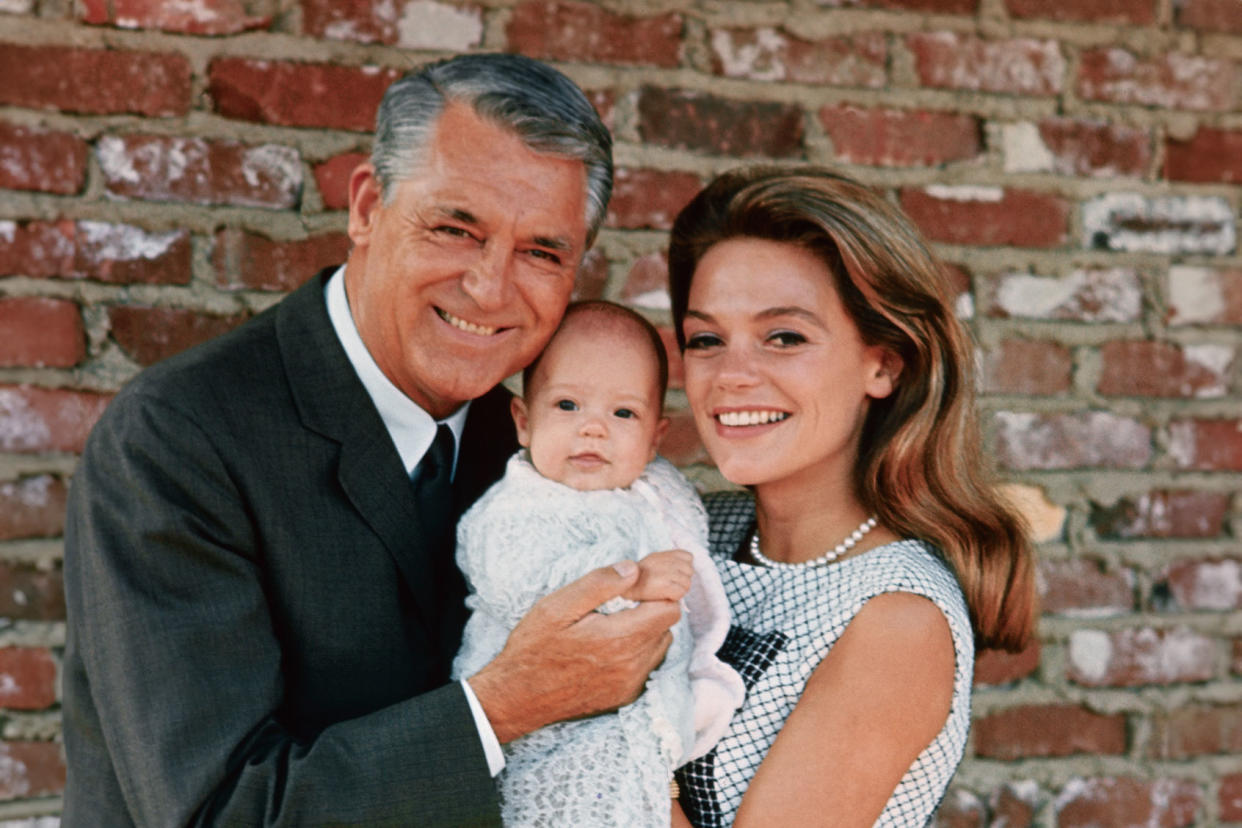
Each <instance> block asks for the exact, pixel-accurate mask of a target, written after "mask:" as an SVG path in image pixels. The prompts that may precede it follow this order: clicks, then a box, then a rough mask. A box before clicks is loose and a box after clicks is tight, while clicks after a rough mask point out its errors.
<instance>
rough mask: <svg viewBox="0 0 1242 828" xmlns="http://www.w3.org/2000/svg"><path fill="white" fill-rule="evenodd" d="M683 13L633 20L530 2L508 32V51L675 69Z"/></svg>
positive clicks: (590, 8)
mask: <svg viewBox="0 0 1242 828" xmlns="http://www.w3.org/2000/svg"><path fill="white" fill-rule="evenodd" d="M682 25H683V24H682V17H681V15H679V14H661V15H650V16H643V17H637V16H631V15H622V14H616V13H614V12H612V11H609V10H608V9H606V8H604V7H601V6H598V5H595V4H594V3H583V2H576V1H575V0H561V1H560V2H558V0H550V1H549V2H545V0H527V2H523V3H519V4H518V5H517V7H516V8H514V9H513V15H512V17H510V18H509V26H508V28H507V29H506V31H505V35H506V37H507V39H508V44H509V50H510V51H513V52H520V53H521V54H524V55H529V56H530V57H536V58H542V59H545V60H591V61H598V62H602V63H627V64H640V65H652V66H666V67H667V66H676V65H677V63H678V55H679V52H680V49H681V30H682Z"/></svg>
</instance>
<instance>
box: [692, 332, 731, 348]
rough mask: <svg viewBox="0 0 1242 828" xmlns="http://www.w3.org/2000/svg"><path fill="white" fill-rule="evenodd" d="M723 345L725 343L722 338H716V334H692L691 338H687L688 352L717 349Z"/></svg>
mask: <svg viewBox="0 0 1242 828" xmlns="http://www.w3.org/2000/svg"><path fill="white" fill-rule="evenodd" d="M723 344H724V341H723V340H722V339H721V338H720V337H718V336H716V335H715V334H711V333H696V334H691V335H690V336H689V337H687V339H686V350H687V351H701V350H704V349H707V348H715V347H718V346H720V345H723Z"/></svg>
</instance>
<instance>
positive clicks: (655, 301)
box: [620, 253, 671, 310]
mask: <svg viewBox="0 0 1242 828" xmlns="http://www.w3.org/2000/svg"><path fill="white" fill-rule="evenodd" d="M664 255H665V254H664V253H648V254H647V255H645V256H639V257H638V259H636V260H635V261H634V264H633V266H631V267H630V272H629V273H628V274H627V275H626V277H625V283H624V284H623V285H622V286H621V297H620V298H621V301H622V302H625V303H626V304H629V305H635V306H637V307H640V308H651V309H654V310H667V309H668V308H669V307H670V306H671V301H670V299H669V296H668V260H667V259H666V258H665V257H664Z"/></svg>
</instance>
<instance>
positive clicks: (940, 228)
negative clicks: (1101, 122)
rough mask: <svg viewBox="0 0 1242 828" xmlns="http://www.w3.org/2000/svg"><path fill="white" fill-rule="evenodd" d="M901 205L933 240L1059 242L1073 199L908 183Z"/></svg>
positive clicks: (982, 243) (1024, 243)
mask: <svg viewBox="0 0 1242 828" xmlns="http://www.w3.org/2000/svg"><path fill="white" fill-rule="evenodd" d="M901 206H902V207H903V208H904V209H905V211H906V213H908V214H909V216H910V218H911V219H913V220H914V222H915V224H917V225H918V226H919V228H920V229H922V231H923V232H924V233H926V234H927V235H928V237H930V238H931V239H933V240H936V241H943V242H948V243H950V244H969V245H976V246H989V247H992V246H1013V247H1056V246H1057V245H1060V244H1061V243H1062V242H1063V241H1064V240H1065V234H1066V229H1067V228H1068V226H1069V213H1070V205H1069V204H1068V203H1067V202H1066V201H1065V200H1064V199H1061V198H1058V197H1057V196H1054V195H1049V194H1047V193H1037V192H1033V191H1030V190H1012V189H1002V188H1000V187H953V186H931V187H926V188H918V189H913V188H911V189H905V190H902V192H901Z"/></svg>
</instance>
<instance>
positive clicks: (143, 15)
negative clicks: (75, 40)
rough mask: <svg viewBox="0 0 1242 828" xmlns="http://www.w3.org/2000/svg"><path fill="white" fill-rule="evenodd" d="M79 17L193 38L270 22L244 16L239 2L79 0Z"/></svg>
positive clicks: (244, 12)
mask: <svg viewBox="0 0 1242 828" xmlns="http://www.w3.org/2000/svg"><path fill="white" fill-rule="evenodd" d="M79 14H80V15H81V17H82V20H84V21H85V22H87V23H100V24H107V25H112V26H119V27H121V28H123V29H163V30H164V31H170V32H183V33H185V34H197V35H225V34H236V33H237V32H243V31H247V30H250V29H261V28H264V27H265V26H267V25H268V23H270V22H271V17H270V16H259V15H252V14H248V13H247V12H246V7H245V4H243V3H242V2H241V1H240V0H196V2H193V3H168V2H165V1H164V0H83V2H82V3H81V6H80V8H79Z"/></svg>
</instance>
